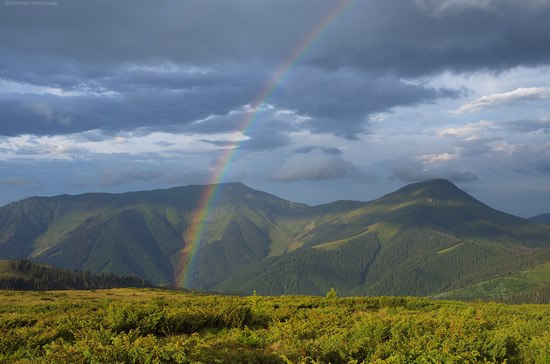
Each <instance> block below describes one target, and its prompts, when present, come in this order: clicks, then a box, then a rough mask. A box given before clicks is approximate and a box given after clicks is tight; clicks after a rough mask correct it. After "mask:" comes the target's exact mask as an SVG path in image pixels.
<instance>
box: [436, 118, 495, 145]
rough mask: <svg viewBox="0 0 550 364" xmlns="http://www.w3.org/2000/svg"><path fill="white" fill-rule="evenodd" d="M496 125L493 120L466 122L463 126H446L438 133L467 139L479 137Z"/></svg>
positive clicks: (443, 135)
mask: <svg viewBox="0 0 550 364" xmlns="http://www.w3.org/2000/svg"><path fill="white" fill-rule="evenodd" d="M494 126H495V123H494V122H493V121H487V120H481V121H479V122H477V123H466V125H464V126H461V127H454V128H446V129H443V130H441V131H440V132H438V133H437V135H438V136H439V137H449V136H450V137H456V138H463V139H466V140H473V139H479V138H480V137H481V136H482V134H483V133H484V132H486V131H487V130H490V129H492V128H493V127H494Z"/></svg>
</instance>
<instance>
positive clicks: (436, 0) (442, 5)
mask: <svg viewBox="0 0 550 364" xmlns="http://www.w3.org/2000/svg"><path fill="white" fill-rule="evenodd" d="M502 2H503V0H415V3H416V5H417V6H418V7H420V8H421V9H425V10H427V11H429V12H431V13H432V14H433V15H434V16H440V15H443V14H445V13H449V12H456V11H464V10H469V9H491V8H496V7H497V6H498V5H501V4H502ZM523 4H524V5H525V6H527V7H535V8H538V7H542V6H548V5H549V4H548V1H547V0H523Z"/></svg>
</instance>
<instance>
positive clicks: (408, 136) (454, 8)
mask: <svg viewBox="0 0 550 364" xmlns="http://www.w3.org/2000/svg"><path fill="white" fill-rule="evenodd" d="M548 19H550V1H548V0H523V1H517V0H354V1H351V0H300V1H295V0H276V1H275V0H270V1H265V0H232V1H223V0H181V1H176V0H156V1H141V0H117V1H114V0H110V1H104V0H94V1H81V0H58V1H49V2H48V1H35V2H33V1H11V0H9V1H6V2H1V3H0V32H1V33H0V34H2V36H1V37H0V205H4V204H7V203H10V202H13V201H17V200H19V199H22V198H26V197H29V196H35V195H39V196H53V195H58V194H65V193H68V194H79V193H85V192H126V191H137V190H150V189H157V188H169V187H173V186H184V185H191V184H205V183H209V182H210V181H212V176H219V178H217V179H216V180H217V181H220V182H235V181H239V182H243V183H245V184H246V185H248V186H249V187H252V188H255V189H258V190H262V191H266V192H269V193H272V194H274V195H277V196H279V197H282V198H286V199H289V200H292V201H296V202H304V203H307V204H310V205H317V204H322V203H328V202H332V201H335V200H342V199H349V200H360V201H368V200H372V199H375V198H378V197H381V196H382V195H384V194H386V193H389V192H392V191H394V190H395V189H397V188H400V187H402V186H404V185H407V184H409V183H414V182H419V181H423V180H427V179H431V178H446V179H449V180H450V181H452V182H454V183H455V184H457V186H459V187H460V188H462V189H463V190H465V191H466V192H468V193H470V194H472V195H473V196H474V197H476V198H477V199H479V200H481V201H482V202H484V203H486V204H488V205H490V206H492V207H494V208H497V209H499V210H501V211H505V212H508V213H512V214H515V215H518V216H523V217H530V216H534V215H537V214H541V213H547V212H550V22H549V21H548ZM267 91H269V92H267ZM246 120H250V122H249V125H248V127H246V128H243V122H244V121H246ZM227 148H238V150H237V151H236V153H234V156H233V157H232V158H230V159H229V160H227V163H225V164H226V165H224V167H226V169H225V172H224V173H219V169H220V163H221V164H224V162H223V155H224V153H225V154H226V152H227ZM220 158H221V162H220Z"/></svg>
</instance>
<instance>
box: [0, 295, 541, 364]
mask: <svg viewBox="0 0 550 364" xmlns="http://www.w3.org/2000/svg"><path fill="white" fill-rule="evenodd" d="M0 362H8V363H11V362H15V363H41V362H44V363H45V362H47V363H62V362H72V363H115V362H121V363H165V362H166V363H363V362H364V363H411V362H416V363H441V362H446V363H487V362H490V363H493V362H494V363H504V362H506V363H549V362H550V305H504V304H497V303H483V302H458V301H436V300H430V299H427V298H419V297H355V298H339V297H337V296H336V294H334V293H333V294H330V293H329V294H327V296H326V297H312V296H273V297H267V296H266V297H264V296H256V295H254V294H253V295H250V296H243V297H240V296H220V295H206V294H198V293H182V292H176V291H167V290H161V289H147V288H140V289H111V290H97V291H94V290H88V291H85V290H83V291H49V292H36V291H27V292H23V291H0Z"/></svg>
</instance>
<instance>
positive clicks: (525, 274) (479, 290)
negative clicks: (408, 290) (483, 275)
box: [435, 262, 550, 301]
mask: <svg viewBox="0 0 550 364" xmlns="http://www.w3.org/2000/svg"><path fill="white" fill-rule="evenodd" d="M549 287H550V262H548V263H545V264H541V265H539V266H537V267H535V268H533V269H530V270H526V271H522V272H518V273H514V274H510V275H507V276H504V277H498V278H495V279H491V280H487V281H483V282H480V283H477V284H473V285H471V286H468V287H465V288H462V289H458V290H454V291H450V292H445V293H442V294H439V295H436V296H435V297H436V298H440V299H466V300H487V299H501V300H504V301H506V300H507V298H508V297H512V298H513V297H514V296H522V295H536V294H537V291H546V290H548V288H549Z"/></svg>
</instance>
